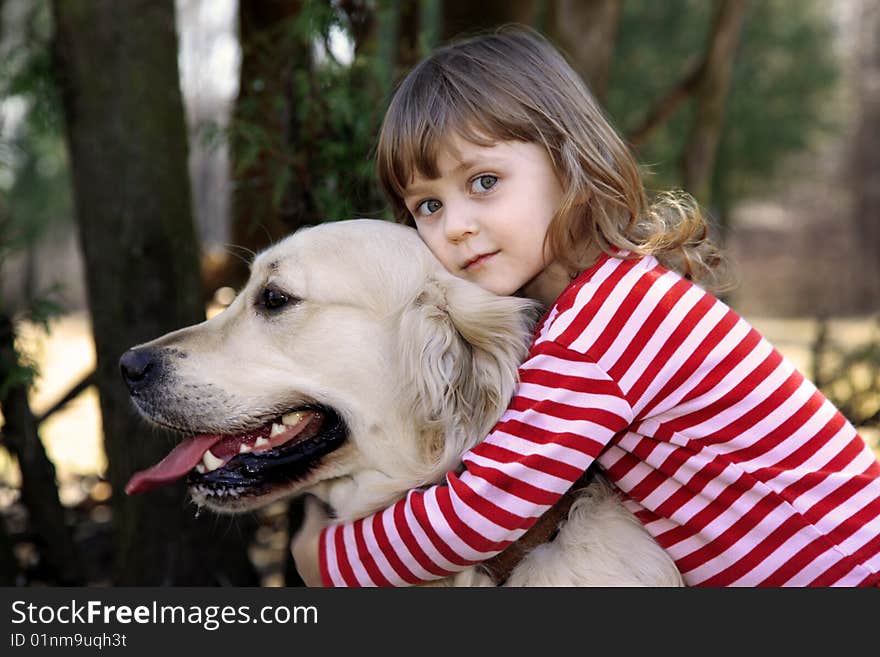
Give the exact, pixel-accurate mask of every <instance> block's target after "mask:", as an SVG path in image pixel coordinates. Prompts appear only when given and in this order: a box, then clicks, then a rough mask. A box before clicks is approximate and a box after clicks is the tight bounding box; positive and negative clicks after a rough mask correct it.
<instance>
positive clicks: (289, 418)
mask: <svg viewBox="0 0 880 657" xmlns="http://www.w3.org/2000/svg"><path fill="white" fill-rule="evenodd" d="M304 415H305V413H303V412H302V411H296V412H294V413H288V414H287V415H282V416H281V421H282V422H284V424H287V425H290V426H292V425H294V424H299V423H300V421H301V420H302V419H303V416H304Z"/></svg>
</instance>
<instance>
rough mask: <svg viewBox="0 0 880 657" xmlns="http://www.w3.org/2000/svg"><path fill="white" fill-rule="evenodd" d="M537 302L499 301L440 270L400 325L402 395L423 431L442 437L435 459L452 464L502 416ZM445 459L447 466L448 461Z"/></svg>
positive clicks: (522, 353) (529, 331) (529, 338)
mask: <svg viewBox="0 0 880 657" xmlns="http://www.w3.org/2000/svg"><path fill="white" fill-rule="evenodd" d="M536 310H537V309H536V305H535V303H534V302H532V301H529V300H526V299H519V298H516V297H499V296H495V295H494V294H492V293H490V292H487V291H485V290H483V289H482V288H480V287H478V286H477V285H475V284H473V283H468V282H467V281H463V280H461V279H458V278H455V277H454V276H452V275H451V274H448V273H447V272H445V271H443V272H438V273H436V274H435V275H434V277H432V278H429V279H428V280H427V281H426V284H425V285H424V287H423V289H422V290H421V292H420V293H419V294H418V295H417V296H416V298H415V299H414V300H413V301H412V302H411V303H410V305H409V306H408V307H407V308H406V310H405V311H404V313H403V315H402V317H401V322H400V359H401V364H402V370H403V372H404V378H403V381H402V382H401V384H402V386H403V391H404V393H405V394H407V395H408V396H409V397H410V403H411V404H412V408H413V409H414V412H415V413H417V414H418V415H417V417H418V418H419V422H420V423H421V422H424V423H425V424H426V428H429V429H432V431H428V432H427V433H430V434H433V435H435V436H438V437H439V436H442V437H443V439H442V440H443V444H442V445H433V446H430V449H431V451H432V452H434V458H436V459H440V463H445V464H446V466H445V467H447V468H448V467H450V466H449V463H453V464H454V463H457V462H458V460H459V457H460V455H461V453H462V452H464V451H465V450H467V449H468V448H469V447H471V446H473V445H474V444H476V443H477V442H479V441H480V440H482V439H483V438H484V437H485V436H486V434H487V433H488V432H489V430H490V429H491V428H492V426H493V425H494V424H495V423H496V422H497V421H498V419H499V418H500V417H501V415H502V413H503V412H504V410H505V409H506V408H507V404H508V402H509V401H510V398H511V396H512V395H513V391H514V389H515V387H516V383H517V368H518V366H519V364H520V363H521V362H522V360H523V359H524V358H525V356H526V353H527V351H528V347H529V344H530V342H531V337H532V335H531V330H532V325H533V323H534V318H535V316H536V314H537V312H536ZM447 461H448V462H447Z"/></svg>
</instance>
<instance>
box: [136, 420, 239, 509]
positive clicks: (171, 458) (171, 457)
mask: <svg viewBox="0 0 880 657" xmlns="http://www.w3.org/2000/svg"><path fill="white" fill-rule="evenodd" d="M222 437H223V436H222V435H220V434H218V433H208V434H202V435H199V436H195V437H193V438H187V439H186V440H184V441H183V442H182V443H180V444H179V445H178V446H177V447H175V448H174V449H173V450H171V453H170V454H168V456H166V457H165V458H164V459H162V460H161V461H159V462H158V463H157V464H156V465H154V466H153V467H151V468H147V469H146V470H141V471H140V472H136V473H135V474H134V476H132V478H131V479H129V480H128V483H127V484H126V485H125V492H126V493H127V494H128V495H136V494H138V493H146V492H147V491H151V490H153V489H155V488H159V487H160V486H164V485H165V484H167V483H170V482H172V481H175V480H176V479H180V478H181V477H182V476H183V475H185V474H186V473H187V472H189V471H190V470H192V469H193V468H194V467H196V465H197V464H198V462H199V461H201V460H202V455H203V454H204V453H205V452H206V451H208V450H209V449H211V446H212V445H214V444H215V443H216V442H218V441H219V440H220V439H221V438H222Z"/></svg>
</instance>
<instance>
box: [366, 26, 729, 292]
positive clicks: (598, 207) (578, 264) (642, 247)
mask: <svg viewBox="0 0 880 657" xmlns="http://www.w3.org/2000/svg"><path fill="white" fill-rule="evenodd" d="M454 134H457V135H459V136H460V137H462V138H463V139H465V140H467V141H470V142H472V143H474V144H477V145H479V146H490V145H492V144H493V143H494V142H496V141H507V140H516V141H524V142H531V143H536V144H542V145H543V146H544V148H546V150H547V153H548V155H549V156H550V160H551V162H552V164H553V167H554V169H555V171H556V175H557V177H558V179H559V181H560V184H561V186H562V189H563V193H564V197H563V200H562V203H561V205H560V207H559V210H558V211H557V213H556V215H555V216H554V218H553V220H552V221H551V223H550V227H549V229H548V231H547V237H546V242H545V248H546V249H547V252H548V253H549V255H550V257H551V259H552V260H556V261H557V262H559V263H560V264H562V265H563V266H565V267H566V268H567V269H568V270H569V271H581V270H583V269H584V268H586V267H587V266H589V265H590V264H591V263H590V262H587V261H586V260H587V256H586V254H588V253H590V252H591V251H593V252H594V249H592V246H593V245H596V246H598V247H599V248H600V249H601V250H602V251H604V252H605V253H608V254H609V255H618V254H619V252H620V251H619V250H623V251H627V252H629V253H630V254H633V256H644V255H653V256H655V257H656V258H657V259H658V260H659V261H660V262H661V263H662V264H663V265H664V266H666V267H668V268H670V269H673V270H675V271H677V272H679V273H681V274H682V275H683V276H685V277H687V278H689V279H691V280H693V281H694V282H696V283H698V284H700V285H701V286H703V287H704V288H706V289H709V290H712V291H715V292H718V291H721V290H723V289H727V288H728V287H729V282H728V274H727V267H726V266H725V265H726V262H725V259H724V257H723V256H722V254H721V252H720V250H719V249H718V248H717V247H716V246H715V245H714V244H713V243H712V242H711V240H710V239H709V236H708V225H707V222H706V219H705V217H704V216H703V214H702V212H701V210H700V207H699V205H698V204H697V202H696V201H695V200H694V199H693V198H692V197H691V196H689V195H688V194H686V193H684V192H667V193H663V194H660V195H657V197H656V198H654V199H653V201H650V202H649V200H648V196H647V193H646V191H645V187H644V184H643V182H642V178H641V173H640V171H639V167H638V164H637V163H636V160H635V158H634V157H633V155H632V154H631V152H630V150H629V149H628V148H627V146H626V144H624V142H623V140H622V139H621V138H620V136H618V134H617V133H616V131H615V130H614V128H613V127H612V126H611V123H610V121H609V120H608V119H607V118H606V117H605V115H604V114H603V112H602V110H601V108H600V107H599V105H598V103H597V102H596V100H595V99H594V98H593V95H592V94H591V93H590V91H589V90H588V89H587V87H586V85H585V84H584V82H583V80H581V78H580V77H579V76H578V75H577V73H575V71H574V70H573V69H572V67H571V66H570V65H569V64H568V63H567V62H566V60H565V59H564V58H563V56H562V55H561V54H560V53H559V51H557V50H556V49H555V48H554V47H553V46H552V45H551V44H550V43H549V42H548V41H547V40H546V39H545V38H544V37H542V36H541V35H540V34H538V33H537V32H534V31H533V30H530V29H528V28H524V27H519V26H513V27H511V26H506V27H504V28H501V29H499V30H498V31H496V32H493V33H490V34H484V35H480V36H476V37H471V38H468V39H465V40H462V41H458V42H453V43H452V44H450V45H447V46H445V47H442V48H439V49H438V50H436V51H435V52H434V53H432V54H431V55H430V56H429V57H427V58H426V59H424V60H423V61H422V62H420V63H419V64H418V65H417V66H416V67H415V68H413V69H412V71H410V72H409V74H408V75H407V76H406V77H405V78H404V80H403V81H402V82H401V84H400V86H399V87H398V89H397V91H396V93H395V95H394V98H393V99H392V101H391V104H390V106H389V108H388V111H387V112H386V114H385V118H384V121H383V123H382V128H381V130H380V133H379V141H378V145H377V149H376V168H377V173H378V177H379V181H380V184H381V186H382V188H383V191H384V193H385V195H386V196H387V198H388V199H389V201H390V203H391V206H392V210H393V212H394V215H395V218H396V219H397V220H398V221H399V222H401V223H407V224H410V225H412V224H413V219H412V216H411V214H410V212H409V210H408V209H407V207H406V205H405V204H404V202H403V197H404V193H405V190H406V187H407V186H408V185H409V183H410V182H411V180H412V178H413V176H414V175H415V174H416V173H418V174H419V175H421V176H423V177H426V178H436V177H437V176H438V175H439V172H438V170H437V166H436V163H437V156H438V154H439V152H440V151H441V150H442V149H443V148H444V146H445V145H447V144H448V141H449V137H450V135H454ZM618 257H619V256H618Z"/></svg>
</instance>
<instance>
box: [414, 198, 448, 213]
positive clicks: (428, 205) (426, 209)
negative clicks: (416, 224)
mask: <svg viewBox="0 0 880 657" xmlns="http://www.w3.org/2000/svg"><path fill="white" fill-rule="evenodd" d="M441 207H443V204H442V203H441V202H440V201H438V200H437V199H435V198H431V199H428V200H427V201H422V202H421V203H419V205H418V207H417V208H416V214H420V215H423V216H426V215H429V214H434V213H435V212H437V210H439V209H440V208H441Z"/></svg>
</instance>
